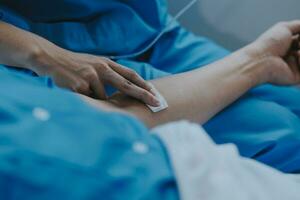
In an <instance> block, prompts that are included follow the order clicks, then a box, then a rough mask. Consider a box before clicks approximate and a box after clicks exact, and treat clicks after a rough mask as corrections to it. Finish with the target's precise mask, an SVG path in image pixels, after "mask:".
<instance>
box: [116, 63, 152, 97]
mask: <svg viewBox="0 0 300 200" xmlns="http://www.w3.org/2000/svg"><path fill="white" fill-rule="evenodd" d="M111 68H112V69H113V70H114V71H115V72H117V73H118V74H120V75H121V76H123V77H124V78H126V79H127V80H129V81H131V82H132V83H134V84H135V85H137V86H139V87H141V88H143V89H145V90H147V91H149V92H151V89H152V87H151V86H150V85H149V84H148V83H147V81H146V80H144V79H143V78H142V77H141V76H140V75H139V74H138V73H136V72H135V71H134V70H132V69H129V68H127V67H125V66H122V65H120V64H118V63H115V62H114V63H111Z"/></svg>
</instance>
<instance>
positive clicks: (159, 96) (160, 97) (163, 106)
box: [147, 83, 169, 113]
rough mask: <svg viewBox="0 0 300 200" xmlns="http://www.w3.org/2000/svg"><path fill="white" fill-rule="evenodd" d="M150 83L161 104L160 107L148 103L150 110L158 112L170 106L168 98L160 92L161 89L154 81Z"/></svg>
mask: <svg viewBox="0 0 300 200" xmlns="http://www.w3.org/2000/svg"><path fill="white" fill-rule="evenodd" d="M149 85H150V86H151V87H152V91H153V93H154V95H155V97H156V98H157V99H158V101H159V103H160V106H158V107H153V106H150V105H147V106H148V107H149V108H150V110H151V111H152V112H154V113H156V112H159V111H162V110H164V109H166V108H168V107H169V106H168V103H167V101H166V99H165V98H164V97H163V96H162V95H161V94H160V93H159V91H158V90H157V89H156V88H155V87H154V85H153V84H152V83H149Z"/></svg>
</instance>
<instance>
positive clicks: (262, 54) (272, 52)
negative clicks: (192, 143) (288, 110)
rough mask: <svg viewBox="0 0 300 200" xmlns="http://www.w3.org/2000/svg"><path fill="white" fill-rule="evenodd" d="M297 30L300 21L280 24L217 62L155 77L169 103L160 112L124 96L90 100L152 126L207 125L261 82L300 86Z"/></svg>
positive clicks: (154, 82) (117, 95) (157, 86)
mask: <svg viewBox="0 0 300 200" xmlns="http://www.w3.org/2000/svg"><path fill="white" fill-rule="evenodd" d="M299 31H300V21H292V22H284V23H279V24H277V25H276V26H274V27H273V28H271V29H270V30H269V31H267V32H266V33H265V34H263V35H262V36H261V37H260V38H259V39H258V40H256V41H255V42H254V43H252V44H251V45H249V46H247V47H245V48H243V49H241V50H239V51H237V52H236V53H234V54H232V55H230V56H228V57H227V58H225V59H223V60H221V61H219V62H216V63H213V64H211V65H208V66H205V67H203V68H200V69H197V70H194V71H191V72H186V73H182V74H178V75H174V76H169V77H166V78H163V79H159V80H154V81H153V84H154V85H155V87H156V88H157V89H158V90H159V91H160V92H161V94H162V95H163V96H164V97H165V99H166V100H167V102H168V104H169V108H168V109H166V110H164V111H161V112H159V113H152V112H151V111H150V110H149V109H148V107H146V106H145V105H144V104H143V103H141V102H139V101H137V100H134V99H131V98H129V97H127V96H124V95H122V94H116V95H114V96H113V97H112V98H110V99H109V101H107V102H105V101H102V102H100V101H96V100H93V99H88V101H89V102H91V103H93V104H95V105H96V106H99V107H101V108H102V109H103V108H107V109H109V110H115V111H119V112H126V113H130V114H133V115H135V116H137V117H138V118H139V119H141V120H142V121H144V122H145V123H146V124H147V125H148V126H149V127H153V126H156V125H159V124H163V123H166V122H169V121H174V120H179V119H188V120H191V121H195V122H198V123H202V124H203V123H205V122H206V121H207V120H209V119H210V118H212V117H213V116H214V115H215V114H217V113H218V112H220V111H221V110H222V109H224V108H225V107H226V106H228V105H229V104H231V103H232V102H234V101H235V100H236V99H238V98H239V97H241V96H242V95H243V94H244V93H245V92H247V91H248V90H249V89H251V88H253V87H255V86H257V85H259V84H263V83H271V84H276V85H294V84H299V83H300V74H299V60H300V59H299V55H300V53H299V49H292V48H291V47H292V46H293V45H292V44H293V40H295V38H297V37H295V36H298V34H299Z"/></svg>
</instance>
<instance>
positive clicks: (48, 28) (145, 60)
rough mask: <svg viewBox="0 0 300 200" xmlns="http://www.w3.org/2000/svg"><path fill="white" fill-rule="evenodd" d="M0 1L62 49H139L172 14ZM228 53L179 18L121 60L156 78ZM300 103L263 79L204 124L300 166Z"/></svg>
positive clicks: (137, 7)
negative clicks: (155, 40)
mask: <svg viewBox="0 0 300 200" xmlns="http://www.w3.org/2000/svg"><path fill="white" fill-rule="evenodd" d="M2 2H3V3H2V4H1V7H0V10H1V12H2V14H3V17H2V20H4V21H7V22H9V23H12V24H14V25H16V26H19V27H21V28H23V29H25V30H28V31H31V32H34V33H36V34H38V35H41V36H43V37H45V38H46V39H48V40H50V41H52V42H54V43H55V44H57V45H59V46H61V47H63V48H66V49H69V50H72V51H77V52H85V53H91V54H95V55H122V54H128V53H132V52H136V51H138V50H140V49H142V48H143V47H144V46H145V44H147V43H148V42H149V41H151V40H152V39H153V38H154V37H155V36H156V35H157V34H158V33H159V31H160V30H162V28H163V27H164V25H166V24H167V23H168V22H169V21H170V20H171V16H170V15H169V14H168V12H167V4H166V1H165V0H143V1H141V0H127V1H125V0H102V1H97V0H76V1H75V0H52V1H38V0H30V1H29V0H28V1H23V0H2ZM199 26H201V24H199ZM229 53H230V52H228V51H227V50H225V49H224V48H222V47H220V46H218V45H216V44H215V43H213V42H212V41H210V40H208V39H206V38H204V37H199V36H195V35H194V34H192V33H190V32H189V31H187V30H185V29H184V28H182V27H181V26H180V25H179V24H178V23H174V24H173V25H172V27H171V28H170V30H169V31H168V32H167V33H166V34H165V35H164V36H163V37H162V38H161V39H160V40H159V41H158V43H157V44H156V45H155V46H154V47H153V48H152V49H151V50H150V51H148V52H147V53H146V54H145V55H141V56H140V57H138V58H135V59H125V60H117V62H119V63H121V64H124V65H126V66H128V67H131V68H133V69H135V70H136V71H137V72H138V73H139V74H141V75H142V76H143V77H144V78H145V79H155V78H159V77H163V76H168V75H170V74H174V73H179V72H183V71H188V70H192V69H195V68H198V67H202V66H204V65H206V64H209V63H211V62H213V61H215V60H218V59H220V58H223V57H224V56H226V55H228V54H229ZM299 102H300V91H299V90H298V89H296V88H293V87H276V86H270V85H264V86H261V87H258V88H255V89H253V90H251V91H250V92H248V93H247V94H246V95H244V96H243V97H242V98H241V99H240V100H238V101H237V102H235V103H234V104H233V105H231V106H230V107H228V108H227V109H226V110H224V111H223V112H221V113H220V114H219V115H217V116H216V117H215V118H213V119H212V120H210V121H209V122H208V123H207V124H206V125H205V129H206V130H207V132H208V133H209V134H210V136H211V137H212V138H213V139H214V140H215V141H216V142H217V143H225V142H233V143H235V144H236V145H237V146H238V148H239V150H240V152H241V154H242V155H244V156H247V157H252V158H254V159H257V160H259V161H261V162H264V163H266V164H268V165H270V166H273V167H275V168H277V169H279V170H281V171H284V172H298V171H299V170H300V152H299V148H300V141H299V140H300V133H299V132H300V120H299V108H300V106H299Z"/></svg>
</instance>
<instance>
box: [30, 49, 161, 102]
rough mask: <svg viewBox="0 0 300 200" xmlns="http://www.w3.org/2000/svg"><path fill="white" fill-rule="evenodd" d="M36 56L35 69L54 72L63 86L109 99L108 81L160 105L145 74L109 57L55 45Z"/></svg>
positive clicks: (144, 99)
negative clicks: (77, 51)
mask: <svg viewBox="0 0 300 200" xmlns="http://www.w3.org/2000/svg"><path fill="white" fill-rule="evenodd" d="M34 60H35V62H34V63H35V64H34V66H35V67H34V68H33V71H35V72H36V73H38V74H39V75H47V76H50V77H51V78H52V79H53V80H54V82H55V83H56V84H57V85H58V86H60V87H63V88H68V89H71V90H72V91H74V92H77V93H80V94H84V95H87V96H94V97H96V98H99V99H107V95H106V93H105V89H104V84H108V85H111V86H113V87H115V88H116V89H118V90H119V91H120V92H122V93H124V94H126V95H128V96H131V97H134V98H136V99H138V100H141V101H143V102H144V103H146V104H149V105H152V106H159V101H158V100H157V99H156V97H155V96H154V95H153V94H152V92H151V86H150V85H149V84H148V83H147V82H146V81H145V80H144V79H143V78H142V77H140V76H139V75H138V74H137V73H136V72H135V71H133V70H131V69H129V68H127V67H125V66H122V65H120V64H118V63H116V62H114V61H112V60H110V59H108V58H105V57H99V56H93V55H89V54H81V53H74V52H70V51H67V50H64V49H60V48H57V47H51V48H47V51H44V52H42V53H38V54H37V56H34Z"/></svg>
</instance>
